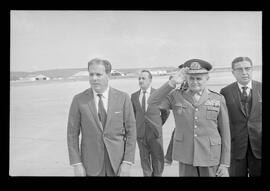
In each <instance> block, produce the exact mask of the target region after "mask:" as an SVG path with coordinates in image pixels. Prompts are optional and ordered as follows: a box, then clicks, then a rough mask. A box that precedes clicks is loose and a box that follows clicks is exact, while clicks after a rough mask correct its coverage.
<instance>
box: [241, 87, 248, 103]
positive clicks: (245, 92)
mask: <svg viewBox="0 0 270 191" xmlns="http://www.w3.org/2000/svg"><path fill="white" fill-rule="evenodd" d="M242 89H243V91H242V95H243V98H244V100H245V101H246V100H247V97H248V95H247V89H248V87H246V86H243V87H242Z"/></svg>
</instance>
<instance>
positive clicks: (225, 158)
mask: <svg viewBox="0 0 270 191" xmlns="http://www.w3.org/2000/svg"><path fill="white" fill-rule="evenodd" d="M218 130H219V132H220V136H221V159H220V164H225V165H230V153H231V134H230V123H229V116H228V110H227V106H226V102H225V99H224V97H223V95H221V99H220V112H219V115H218Z"/></svg>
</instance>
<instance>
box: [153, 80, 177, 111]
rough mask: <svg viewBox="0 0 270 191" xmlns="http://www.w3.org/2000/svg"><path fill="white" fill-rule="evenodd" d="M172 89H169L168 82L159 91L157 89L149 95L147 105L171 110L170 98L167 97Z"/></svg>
mask: <svg viewBox="0 0 270 191" xmlns="http://www.w3.org/2000/svg"><path fill="white" fill-rule="evenodd" d="M173 89H174V88H173V87H171V86H170V85H169V84H168V82H166V83H165V84H164V85H162V86H161V87H160V88H159V89H157V90H156V91H155V92H153V93H152V94H151V95H150V97H149V99H148V104H149V105H151V104H156V105H158V107H159V108H160V109H165V110H169V109H171V107H170V105H171V96H170V95H169V93H170V92H171V91H172V90H173Z"/></svg>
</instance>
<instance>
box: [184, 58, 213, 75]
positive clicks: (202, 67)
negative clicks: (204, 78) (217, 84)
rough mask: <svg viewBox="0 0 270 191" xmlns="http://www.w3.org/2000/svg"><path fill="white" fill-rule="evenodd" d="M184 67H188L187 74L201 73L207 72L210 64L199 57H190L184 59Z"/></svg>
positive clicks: (210, 67)
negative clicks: (186, 59)
mask: <svg viewBox="0 0 270 191" xmlns="http://www.w3.org/2000/svg"><path fill="white" fill-rule="evenodd" d="M183 65H184V67H188V68H189V70H188V71H187V74H203V73H208V72H209V71H210V70H211V69H212V65H211V64H210V63H208V62H206V61H204V60H201V59H191V60H188V61H186V62H185V63H184V64H183Z"/></svg>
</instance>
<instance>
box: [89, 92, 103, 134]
mask: <svg viewBox="0 0 270 191" xmlns="http://www.w3.org/2000/svg"><path fill="white" fill-rule="evenodd" d="M86 94H88V96H89V101H88V105H89V108H90V111H91V113H92V115H93V117H94V119H95V121H96V124H97V126H98V127H99V129H100V130H103V128H102V126H101V123H100V121H99V119H98V114H97V108H96V105H95V100H94V95H93V91H92V89H91V88H89V89H88V91H87V92H86Z"/></svg>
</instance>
